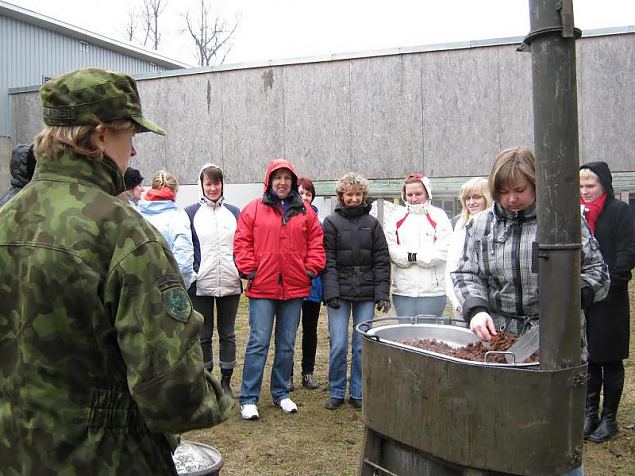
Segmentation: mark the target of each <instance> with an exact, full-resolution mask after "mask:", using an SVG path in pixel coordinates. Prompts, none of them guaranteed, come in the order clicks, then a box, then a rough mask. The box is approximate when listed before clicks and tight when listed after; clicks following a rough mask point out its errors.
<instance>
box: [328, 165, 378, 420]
mask: <svg viewBox="0 0 635 476" xmlns="http://www.w3.org/2000/svg"><path fill="white" fill-rule="evenodd" d="M335 191H336V193H337V198H338V200H339V203H338V204H337V206H336V207H335V210H334V211H333V213H331V214H330V215H329V216H328V217H326V218H325V219H324V224H323V225H324V250H325V251H326V268H325V269H324V274H323V276H322V281H323V285H324V300H325V302H326V305H327V312H328V319H329V335H330V353H329V399H328V401H327V402H326V404H325V407H326V408H327V409H329V410H334V409H336V408H338V407H339V406H340V405H342V403H344V397H345V396H346V374H347V368H348V365H347V359H348V357H347V356H348V325H349V320H350V318H351V315H352V316H353V329H355V326H357V325H358V324H359V323H360V322H363V321H367V320H370V319H373V317H374V308H375V307H377V310H378V311H382V312H388V311H389V310H390V301H389V292H390V255H389V253H388V244H387V243H386V238H385V236H384V232H383V229H382V227H381V225H380V224H379V222H378V221H377V219H376V218H375V217H373V216H371V215H370V214H369V212H370V209H371V206H370V204H368V203H366V197H367V196H368V181H367V180H366V179H365V178H364V177H362V176H361V175H359V174H355V173H348V174H346V175H344V176H343V177H342V178H340V179H339V180H338V181H337V185H336V188H335ZM351 341H352V342H351V347H352V351H351V354H352V357H351V365H350V383H349V402H350V404H351V405H353V406H354V407H355V408H357V409H360V408H361V407H362V341H361V337H360V335H359V333H358V332H355V330H353V336H352V338H351Z"/></svg>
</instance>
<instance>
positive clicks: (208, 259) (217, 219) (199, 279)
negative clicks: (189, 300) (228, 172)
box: [185, 164, 242, 297]
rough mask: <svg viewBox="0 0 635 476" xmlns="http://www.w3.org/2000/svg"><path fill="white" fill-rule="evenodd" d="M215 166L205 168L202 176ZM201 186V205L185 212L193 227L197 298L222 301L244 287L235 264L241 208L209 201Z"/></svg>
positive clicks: (188, 208)
mask: <svg viewBox="0 0 635 476" xmlns="http://www.w3.org/2000/svg"><path fill="white" fill-rule="evenodd" d="M212 165H213V164H205V165H204V166H203V167H202V168H201V172H202V171H203V169H205V168H207V167H209V166H212ZM215 167H218V166H217V165H216V166H215ZM199 177H200V173H199ZM198 186H199V196H200V200H199V203H196V204H194V205H190V206H189V207H187V208H186V209H185V211H186V212H187V214H188V216H189V217H190V220H191V223H192V239H193V241H194V252H195V257H194V269H195V270H196V282H195V283H194V284H195V287H196V295H197V296H215V297H222V296H231V295H235V294H240V293H241V292H242V284H241V281H240V276H239V275H238V270H237V269H236V265H235V264H234V233H235V231H236V225H237V223H238V220H237V217H238V208H236V207H234V206H232V205H228V204H226V203H225V200H224V198H223V197H221V198H220V199H219V200H218V201H217V202H212V201H211V200H209V199H208V198H207V197H205V195H204V194H203V187H202V184H201V181H200V178H199V184H198ZM197 266H198V268H197Z"/></svg>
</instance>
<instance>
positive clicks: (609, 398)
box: [587, 360, 624, 413]
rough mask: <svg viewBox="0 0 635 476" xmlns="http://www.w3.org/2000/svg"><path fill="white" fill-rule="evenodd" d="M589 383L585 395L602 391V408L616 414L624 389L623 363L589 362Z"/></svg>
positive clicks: (620, 361) (619, 361)
mask: <svg viewBox="0 0 635 476" xmlns="http://www.w3.org/2000/svg"><path fill="white" fill-rule="evenodd" d="M588 372H589V381H588V382H587V393H588V394H591V393H598V394H599V393H600V390H602V389H603V390H604V391H603V393H604V401H603V402H602V408H603V409H606V410H609V411H612V412H614V413H617V408H618V407H619V405H620V399H621V398H622V390H623V389H624V361H622V360H617V361H615V362H589V364H588Z"/></svg>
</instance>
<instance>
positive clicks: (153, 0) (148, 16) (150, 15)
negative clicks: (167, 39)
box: [138, 0, 167, 50]
mask: <svg viewBox="0 0 635 476" xmlns="http://www.w3.org/2000/svg"><path fill="white" fill-rule="evenodd" d="M166 6H167V0H143V8H142V11H141V13H140V14H139V15H138V18H139V19H140V20H141V23H142V25H143V32H144V38H143V46H148V43H149V46H150V47H151V48H152V49H154V50H158V49H159V43H160V41H161V32H160V31H159V17H160V16H161V14H162V13H163V11H164V10H165V7H166Z"/></svg>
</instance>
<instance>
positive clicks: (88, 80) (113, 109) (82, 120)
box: [40, 68, 165, 135]
mask: <svg viewBox="0 0 635 476" xmlns="http://www.w3.org/2000/svg"><path fill="white" fill-rule="evenodd" d="M40 97H41V98H42V109H43V115H44V123H45V124H47V125H49V126H81V125H89V124H91V118H92V117H93V116H96V117H98V118H99V119H100V120H101V121H103V122H106V123H108V122H112V121H117V120H122V119H131V120H133V121H134V122H136V123H137V124H139V125H140V126H141V132H155V133H157V134H161V135H165V131H164V130H163V129H161V128H160V127H159V126H157V125H156V124H153V123H152V122H150V121H149V120H148V119H146V118H145V117H143V115H142V114H141V101H140V99H139V92H138V91H137V83H136V82H135V80H134V79H132V78H131V77H130V76H128V75H126V74H122V73H115V72H113V71H106V70H104V69H100V68H84V69H78V70H76V71H71V72H70V73H66V74H63V75H61V76H58V77H56V78H53V79H51V80H50V81H47V82H46V83H44V85H43V86H42V88H41V89H40Z"/></svg>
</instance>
